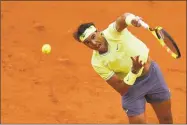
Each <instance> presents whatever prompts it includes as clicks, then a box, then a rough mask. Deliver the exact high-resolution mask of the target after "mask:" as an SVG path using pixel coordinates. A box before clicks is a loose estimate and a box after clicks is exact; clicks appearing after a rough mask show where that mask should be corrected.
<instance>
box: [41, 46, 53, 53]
mask: <svg viewBox="0 0 187 125" xmlns="http://www.w3.org/2000/svg"><path fill="white" fill-rule="evenodd" d="M42 52H43V53H44V54H49V53H51V46H50V45H49V44H44V45H43V46H42Z"/></svg>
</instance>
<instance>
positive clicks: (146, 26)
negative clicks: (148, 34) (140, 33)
mask: <svg viewBox="0 0 187 125" xmlns="http://www.w3.org/2000/svg"><path fill="white" fill-rule="evenodd" d="M139 23H140V24H141V26H142V27H143V28H145V29H149V25H148V24H147V23H145V22H144V21H142V20H139Z"/></svg>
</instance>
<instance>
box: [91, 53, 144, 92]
mask: <svg viewBox="0 0 187 125" xmlns="http://www.w3.org/2000/svg"><path fill="white" fill-rule="evenodd" d="M131 59H132V68H131V71H129V73H128V74H127V75H126V77H125V78H124V79H122V80H121V79H120V78H119V77H118V76H117V75H116V74H115V73H113V75H112V76H111V77H110V78H108V79H107V80H106V82H107V83H108V84H109V85H110V86H112V88H114V89H115V90H116V91H117V92H119V93H120V94H121V95H124V93H126V92H127V91H128V89H129V87H131V86H132V85H133V84H134V83H135V81H136V78H137V74H138V73H139V70H140V69H141V68H142V66H144V64H142V62H141V61H139V56H136V57H131ZM94 69H95V70H96V72H98V74H100V76H102V77H103V76H104V74H109V72H111V71H110V70H108V69H107V68H104V67H102V68H99V67H98V68H97V69H96V67H95V68H94ZM110 74H111V73H110ZM107 76H108V75H107ZM103 78H107V77H103Z"/></svg>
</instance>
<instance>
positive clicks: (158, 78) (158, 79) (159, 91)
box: [122, 61, 171, 116]
mask: <svg viewBox="0 0 187 125" xmlns="http://www.w3.org/2000/svg"><path fill="white" fill-rule="evenodd" d="M170 96H171V94H170V91H169V89H168V87H167V85H166V82H165V80H164V78H163V75H162V73H161V70H160V68H159V66H158V65H157V63H156V62H154V61H153V62H152V63H151V66H150V71H149V73H147V74H146V75H144V76H142V77H139V78H137V79H136V82H135V84H134V85H133V86H132V87H131V88H129V90H128V92H127V93H126V94H124V95H123V96H122V107H123V109H124V110H125V112H126V113H127V115H128V116H136V115H139V114H141V113H143V112H144V111H145V103H146V101H147V102H148V103H152V102H161V101H164V100H168V99H169V98H170Z"/></svg>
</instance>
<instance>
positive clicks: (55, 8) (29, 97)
mask: <svg viewBox="0 0 187 125" xmlns="http://www.w3.org/2000/svg"><path fill="white" fill-rule="evenodd" d="M125 12H131V13H134V14H136V15H139V16H141V17H143V19H144V20H145V21H146V22H148V23H149V24H150V25H152V26H157V25H160V26H162V27H164V28H165V29H166V30H167V31H168V32H169V33H170V34H171V35H172V36H173V37H174V39H175V40H176V41H177V43H178V46H179V48H180V50H181V53H182V58H181V59H179V60H175V59H173V58H171V57H170V56H169V55H168V54H167V53H166V52H165V50H164V49H162V47H161V46H160V45H159V43H158V42H157V41H156V40H155V38H154V37H153V36H152V35H151V34H150V33H149V32H147V31H146V30H144V29H143V28H130V30H131V31H132V32H133V33H134V34H136V35H137V37H139V38H140V39H142V40H143V41H145V43H146V44H147V46H148V47H149V48H150V50H151V51H150V52H151V57H152V58H153V59H154V60H155V61H157V62H158V64H159V65H160V67H161V70H162V71H163V74H164V76H165V79H166V81H167V83H168V86H169V87H170V90H171V92H172V111H173V117H174V123H186V2H185V1H183V2H182V1H180V2H177V1H172V2H171V1H168V2H163V1H160V2H155V1H152V2H151V1H150V2H146V1H144V2H143V1H142V2H141V1H140V2H137V1H136V2H133V1H131V2H130V1H129V2H125V1H116V2H114V1H113V2H112V1H111V2H107V1H106V2H101V1H95V2H91V1H89V2H75V1H69V2H68V1H66V2H65V1H64V2H63V1H59V2H52V1H45V2H39V1H38V2H37V1H32V2H31V1H30V2H29V1H28V2H26V1H25V2H24V1H21V2H18V1H17V2H11V1H7V2H6V1H3V2H1V64H2V65H1V75H2V76H1V78H2V80H1V104H2V106H1V107H2V109H1V118H2V119H1V122H2V123H128V120H127V117H126V114H125V112H124V111H123V110H122V107H121V97H120V95H119V94H118V93H117V92H115V91H114V90H113V89H112V88H111V87H110V86H109V85H107V83H106V82H105V81H103V80H102V79H101V78H100V77H99V76H98V75H97V74H96V73H95V72H94V70H93V69H92V67H91V64H90V62H91V61H90V58H91V54H92V51H91V50H90V49H88V48H86V47H85V46H83V45H81V44H80V43H78V42H76V41H75V40H74V39H73V37H72V32H73V30H74V29H75V28H76V27H77V26H78V25H79V24H80V23H83V22H95V24H96V26H97V27H99V28H100V30H102V29H103V28H106V27H107V26H108V24H110V23H111V22H113V21H114V20H115V19H116V18H117V17H118V16H120V15H121V14H123V13H125ZM45 43H49V44H50V45H51V47H52V53H51V54H50V55H44V54H42V53H41V47H42V45H43V44H45ZM146 112H147V119H148V123H158V121H157V118H156V116H155V114H154V112H153V109H152V108H151V107H150V105H147V109H146Z"/></svg>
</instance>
